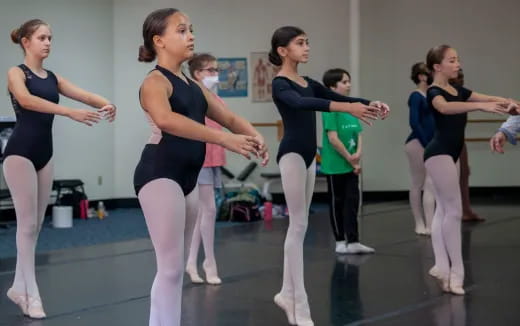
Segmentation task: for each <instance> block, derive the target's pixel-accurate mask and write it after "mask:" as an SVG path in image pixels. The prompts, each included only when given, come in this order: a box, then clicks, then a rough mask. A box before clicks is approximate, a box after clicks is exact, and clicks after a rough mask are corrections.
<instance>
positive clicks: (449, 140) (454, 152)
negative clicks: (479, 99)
mask: <svg viewBox="0 0 520 326" xmlns="http://www.w3.org/2000/svg"><path fill="white" fill-rule="evenodd" d="M454 87H455V89H456V90H457V95H456V96H455V95H452V94H450V93H448V92H447V91H445V90H444V89H442V88H440V87H437V86H432V87H430V88H429V89H428V92H427V94H426V100H427V101H428V106H429V107H430V110H432V111H433V117H434V118H435V133H434V135H433V139H432V140H431V141H430V143H429V144H428V145H427V146H426V148H425V149H424V160H425V161H426V160H427V159H429V158H430V157H432V156H436V155H450V156H451V157H452V158H453V161H454V162H457V160H458V159H459V156H460V153H461V151H462V147H463V146H464V131H465V129H466V122H467V119H468V114H467V113H460V114H442V113H440V112H439V111H438V110H436V109H435V108H434V107H433V104H432V101H433V99H434V98H435V97H437V96H442V97H443V98H444V99H445V100H446V101H447V102H466V101H467V100H468V99H469V98H470V96H471V93H472V91H470V90H469V89H467V88H464V87H459V86H454Z"/></svg>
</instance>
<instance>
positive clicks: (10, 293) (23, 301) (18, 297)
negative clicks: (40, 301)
mask: <svg viewBox="0 0 520 326" xmlns="http://www.w3.org/2000/svg"><path fill="white" fill-rule="evenodd" d="M7 297H8V298H9V300H11V301H12V302H13V303H14V304H16V305H18V307H20V309H21V310H22V313H23V314H24V315H26V316H27V315H28V314H29V313H28V312H27V295H26V294H25V293H24V294H22V293H18V292H16V291H15V290H13V288H10V289H9V290H7Z"/></svg>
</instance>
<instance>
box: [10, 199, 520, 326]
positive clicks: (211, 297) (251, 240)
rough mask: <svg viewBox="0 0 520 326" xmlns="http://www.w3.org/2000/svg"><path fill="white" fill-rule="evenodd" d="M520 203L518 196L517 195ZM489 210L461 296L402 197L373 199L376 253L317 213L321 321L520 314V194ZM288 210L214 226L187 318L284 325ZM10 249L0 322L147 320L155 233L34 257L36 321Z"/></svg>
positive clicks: (316, 298) (312, 290)
mask: <svg viewBox="0 0 520 326" xmlns="http://www.w3.org/2000/svg"><path fill="white" fill-rule="evenodd" d="M517 203H518V202H517ZM474 207H475V208H476V210H477V212H478V213H480V214H481V215H482V216H486V217H487V218H488V221H487V222H485V223H481V224H477V225H464V227H463V251H464V257H465V265H466V289H467V292H468V293H467V295H466V296H465V297H457V296H452V295H447V294H442V293H441V291H440V290H439V288H438V286H437V284H436V283H435V282H434V280H433V279H432V278H431V277H429V276H428V275H427V272H428V269H429V268H430V267H431V266H432V250H431V245H430V241H429V238H425V237H418V236H415V235H414V234H413V232H412V217H411V215H410V211H409V208H408V206H407V204H406V203H405V202H390V203H384V204H372V205H367V206H365V208H364V215H365V217H364V218H363V222H362V237H363V242H365V243H366V244H368V245H371V246H374V247H375V248H376V250H377V252H376V254H375V255H373V256H363V257H362V256H336V255H335V254H334V253H333V250H332V248H333V240H332V238H331V234H330V226H329V220H328V214H327V211H326V210H323V209H322V210H320V211H319V212H317V213H316V214H313V215H311V217H310V221H309V231H308V233H307V238H306V242H305V262H306V265H305V278H306V286H307V292H308V296H309V301H310V305H311V312H312V316H313V318H314V321H315V324H316V325H317V326H321V325H400V326H401V325H420V326H429V325H437V326H449V325H453V326H459V325H474V326H477V325H485V326H489V325H494V326H504V325H511V326H513V325H520V309H519V304H518V296H519V291H520V277H519V276H520V260H519V257H520V255H519V252H520V236H519V234H520V210H519V208H520V206H519V205H518V204H517V205H513V204H504V203H500V204H497V203H488V204H480V205H478V204H477V205H474ZM286 227H287V221H286V220H274V221H273V223H271V224H265V223H263V222H260V223H254V224H248V225H237V226H232V227H226V228H219V229H217V247H216V250H217V259H218V263H219V269H220V274H221V276H222V279H223V282H224V284H223V285H221V286H205V285H202V286H201V285H196V286H195V285H192V284H190V283H188V280H187V277H185V286H184V296H183V308H182V315H183V316H182V325H183V326H188V325H196V326H199V325H200V326H203V325H204V326H205V325H208V326H210V325H218V326H235V325H236V326H248V325H262V326H273V325H287V322H286V319H285V315H284V314H283V313H282V311H281V310H279V309H278V308H277V307H276V306H275V305H274V304H273V302H272V297H273V295H274V294H275V293H276V292H277V290H279V288H280V285H281V275H282V248H283V240H284V234H285V230H286ZM13 270H14V260H13V259H1V260H0V293H1V295H0V325H8V326H18V325H38V326H40V325H42V326H75V325H77V326H87V325H88V326H134V325H135V326H138V325H139V326H143V325H148V320H147V318H148V311H149V301H150V297H149V290H150V286H151V284H152V278H153V275H154V272H155V261H154V254H153V251H152V246H151V243H150V241H149V240H148V239H141V240H133V241H127V242H118V243H112V244H103V245H96V246H90V247H81V248H75V249H66V250H62V251H54V252H51V253H48V254H40V255H38V257H37V278H38V282H39V285H40V291H41V293H42V297H43V299H44V303H45V308H46V311H47V314H48V316H49V317H48V318H47V319H46V320H43V321H32V322H31V321H30V320H29V319H26V318H24V317H22V316H21V315H20V314H19V311H18V309H17V307H16V306H15V305H14V304H11V303H10V302H9V301H8V299H7V298H6V297H5V292H6V291H7V288H8V286H9V285H10V282H11V281H12V278H13Z"/></svg>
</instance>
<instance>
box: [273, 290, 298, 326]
mask: <svg viewBox="0 0 520 326" xmlns="http://www.w3.org/2000/svg"><path fill="white" fill-rule="evenodd" d="M274 303H276V305H277V306H278V307H280V308H281V309H282V310H283V311H284V312H285V315H286V316H287V321H288V322H289V325H296V318H295V317H294V302H292V300H288V299H286V298H285V297H284V296H283V295H282V294H281V293H278V294H277V295H275V296H274Z"/></svg>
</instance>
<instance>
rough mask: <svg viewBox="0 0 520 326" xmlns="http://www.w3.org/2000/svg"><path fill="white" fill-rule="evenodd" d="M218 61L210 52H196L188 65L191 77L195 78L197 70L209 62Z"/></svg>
mask: <svg viewBox="0 0 520 326" xmlns="http://www.w3.org/2000/svg"><path fill="white" fill-rule="evenodd" d="M212 61H217V58H215V57H214V56H213V55H211V54H209V53H198V54H195V55H194V56H193V57H192V58H191V59H190V60H189V61H188V67H189V70H190V75H191V77H193V78H195V71H197V70H201V69H203V68H204V66H205V65H206V64H207V63H208V62H212Z"/></svg>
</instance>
